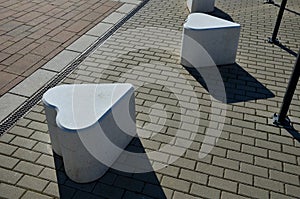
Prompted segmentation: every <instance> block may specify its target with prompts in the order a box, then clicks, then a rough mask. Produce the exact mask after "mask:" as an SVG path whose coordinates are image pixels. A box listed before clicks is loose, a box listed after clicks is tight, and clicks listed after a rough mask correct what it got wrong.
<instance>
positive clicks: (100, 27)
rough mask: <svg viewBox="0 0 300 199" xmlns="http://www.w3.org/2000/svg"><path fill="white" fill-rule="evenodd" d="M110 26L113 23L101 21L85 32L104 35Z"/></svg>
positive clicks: (97, 35)
mask: <svg viewBox="0 0 300 199" xmlns="http://www.w3.org/2000/svg"><path fill="white" fill-rule="evenodd" d="M112 27H113V24H110V23H102V22H101V23H99V24H97V25H96V26H95V27H93V28H92V29H91V30H89V31H88V32H87V33H86V34H87V35H92V36H96V37H100V36H102V35H104V34H105V33H106V32H107V31H108V30H109V29H111V28H112Z"/></svg>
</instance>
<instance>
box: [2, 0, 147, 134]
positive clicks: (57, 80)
mask: <svg viewBox="0 0 300 199" xmlns="http://www.w3.org/2000/svg"><path fill="white" fill-rule="evenodd" d="M148 2H149V0H144V1H143V2H142V3H140V4H139V5H138V6H137V7H136V8H135V9H133V10H132V11H131V12H130V13H129V14H128V15H127V16H126V17H124V18H123V19H122V20H121V21H119V22H118V23H117V24H116V25H115V26H113V27H112V28H111V29H110V30H109V31H108V32H107V33H106V34H105V35H103V36H102V37H100V38H99V39H98V40H97V41H96V42H95V43H94V44H93V45H92V46H90V47H89V48H88V49H87V50H86V51H85V52H83V53H82V54H81V55H80V56H79V57H78V58H77V59H76V60H74V61H73V62H72V63H71V64H70V65H69V66H68V67H67V68H66V69H64V70H63V71H62V72H60V73H59V74H58V75H57V76H56V77H55V78H54V79H53V80H52V81H51V82H49V83H48V84H46V85H45V86H44V87H43V88H42V89H41V90H40V91H39V92H38V93H36V94H35V95H34V96H33V97H31V98H30V99H29V100H28V101H27V102H26V103H25V104H24V105H22V106H21V107H20V108H19V109H17V110H16V111H15V112H14V113H13V114H11V115H10V116H9V117H8V118H7V119H6V120H4V122H2V123H1V124H0V136H1V135H3V134H4V133H5V132H6V131H7V130H9V129H10V128H11V127H12V126H13V125H14V124H15V123H16V122H17V121H18V120H19V119H20V118H21V117H23V116H24V115H25V114H26V113H27V112H28V111H29V110H30V109H31V108H32V107H33V106H35V105H36V104H37V103H38V102H39V101H40V100H41V99H42V97H43V94H44V93H45V92H46V91H47V90H48V89H50V88H52V87H54V86H56V85H57V84H58V83H60V82H61V81H62V80H63V79H64V78H66V77H67V75H69V74H70V73H71V72H72V71H74V70H75V69H76V68H77V67H78V65H79V64H80V63H81V62H82V61H83V60H84V59H85V58H87V57H88V56H89V55H90V54H91V53H92V52H93V51H94V50H95V49H96V48H97V47H99V46H100V45H101V44H102V43H103V42H104V41H106V40H107V39H108V38H109V37H110V36H111V35H112V34H113V33H115V32H116V31H117V30H118V29H119V28H120V27H121V26H122V25H123V24H124V23H125V22H126V21H127V20H129V19H130V18H131V17H133V16H134V15H135V14H136V13H137V12H138V11H139V10H140V9H141V8H142V7H144V6H145V5H146V4H147V3H148Z"/></svg>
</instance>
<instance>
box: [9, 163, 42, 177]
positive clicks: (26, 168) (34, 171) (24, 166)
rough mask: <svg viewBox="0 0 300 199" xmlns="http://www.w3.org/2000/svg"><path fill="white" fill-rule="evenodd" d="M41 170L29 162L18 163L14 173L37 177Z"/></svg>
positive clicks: (40, 167)
mask: <svg viewBox="0 0 300 199" xmlns="http://www.w3.org/2000/svg"><path fill="white" fill-rule="evenodd" d="M42 169H43V167H42V166H39V165H36V164H33V163H30V162H25V161H21V162H19V163H18V164H17V165H16V167H15V168H14V170H15V171H18V172H21V173H25V174H29V175H33V176H37V175H38V174H39V173H40V172H41V171H42Z"/></svg>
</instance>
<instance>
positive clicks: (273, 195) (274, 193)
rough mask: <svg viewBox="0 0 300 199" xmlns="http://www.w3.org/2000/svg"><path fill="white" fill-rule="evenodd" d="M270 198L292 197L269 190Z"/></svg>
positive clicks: (282, 198) (289, 198)
mask: <svg viewBox="0 0 300 199" xmlns="http://www.w3.org/2000/svg"><path fill="white" fill-rule="evenodd" d="M270 195H271V197H270V198H271V199H291V198H294V197H291V196H287V195H286V194H280V193H276V192H271V194H270Z"/></svg>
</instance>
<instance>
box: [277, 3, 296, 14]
mask: <svg viewBox="0 0 300 199" xmlns="http://www.w3.org/2000/svg"><path fill="white" fill-rule="evenodd" d="M273 5H274V6H276V7H278V8H280V4H278V3H274V4H273ZM284 10H286V11H288V12H290V13H293V14H295V15H298V16H300V13H299V12H297V11H294V10H291V9H289V8H285V9H284Z"/></svg>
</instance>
